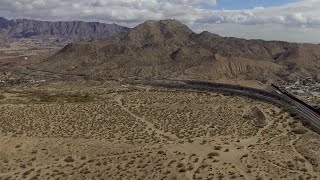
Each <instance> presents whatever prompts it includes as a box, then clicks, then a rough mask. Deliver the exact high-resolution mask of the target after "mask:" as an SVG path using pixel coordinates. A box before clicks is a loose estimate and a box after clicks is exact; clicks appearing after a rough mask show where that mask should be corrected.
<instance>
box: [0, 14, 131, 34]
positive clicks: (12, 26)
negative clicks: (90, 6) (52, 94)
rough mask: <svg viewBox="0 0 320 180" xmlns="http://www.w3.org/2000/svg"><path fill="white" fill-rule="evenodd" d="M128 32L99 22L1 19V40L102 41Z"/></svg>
mask: <svg viewBox="0 0 320 180" xmlns="http://www.w3.org/2000/svg"><path fill="white" fill-rule="evenodd" d="M128 30H129V28H127V27H123V26H119V25H116V24H103V23H99V22H82V21H68V22H63V21H60V22H49V21H36V20H29V19H16V20H7V19H5V18H2V17H0V38H48V37H53V38H64V39H73V40H84V39H101V38H106V37H108V36H111V35H114V34H118V33H121V32H127V31H128Z"/></svg>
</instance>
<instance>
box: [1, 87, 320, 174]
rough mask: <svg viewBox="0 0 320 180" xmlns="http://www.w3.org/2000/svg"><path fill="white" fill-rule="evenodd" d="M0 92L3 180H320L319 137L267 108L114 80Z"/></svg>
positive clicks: (284, 114) (243, 100) (230, 98)
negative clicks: (122, 83)
mask: <svg viewBox="0 0 320 180" xmlns="http://www.w3.org/2000/svg"><path fill="white" fill-rule="evenodd" d="M0 91H1V96H0V112H1V113H0V179H319V178H320V151H319V149H320V136H319V135H318V134H316V133H314V132H312V131H310V130H309V129H306V128H305V127H303V126H302V125H301V123H300V122H299V121H298V120H297V119H294V118H293V117H291V116H290V115H289V114H288V113H287V112H285V111H284V110H282V109H280V108H279V107H276V106H274V105H271V104H267V103H264V102H259V101H256V100H251V99H247V98H244V97H237V96H227V95H224V94H218V93H208V92H200V91H188V90H174V89H161V88H158V89H154V88H152V87H148V86H129V85H120V84H117V83H113V82H108V83H104V84H100V83H97V82H57V83H52V84H46V85H37V86H34V87H31V86H25V87H21V86H20V87H15V88H5V89H1V90H0Z"/></svg>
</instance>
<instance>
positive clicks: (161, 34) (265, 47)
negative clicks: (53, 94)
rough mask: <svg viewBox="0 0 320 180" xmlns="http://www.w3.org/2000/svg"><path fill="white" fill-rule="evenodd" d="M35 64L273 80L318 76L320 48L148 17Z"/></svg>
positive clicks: (109, 73) (118, 73)
mask: <svg viewBox="0 0 320 180" xmlns="http://www.w3.org/2000/svg"><path fill="white" fill-rule="evenodd" d="M32 68H35V69H38V70H44V71H51V72H56V73H68V74H85V75H88V76H95V77H97V76H98V77H147V78H187V79H201V80H216V79H240V80H258V81H260V82H270V81H271V82H273V81H284V80H294V79H295V78H296V77H299V76H316V75H317V74H318V72H319V70H320V46H319V45H312V44H295V43H288V42H277V41H263V40H244V39H237V38H226V37H220V36H219V35H216V34H212V33H209V32H202V33H200V34H196V33H194V32H193V31H192V30H191V29H189V28H188V27H187V26H185V25H184V24H182V23H180V22H179V21H176V20H162V21H147V22H145V23H143V24H141V25H138V26H137V27H136V28H134V29H132V30H130V31H129V32H127V33H122V34H119V35H117V36H114V37H111V38H109V39H107V40H106V41H94V42H85V41H84V42H76V43H71V44H69V45H67V46H66V47H64V48H63V49H62V50H61V51H60V52H58V53H57V54H55V55H54V56H52V57H50V58H49V59H47V60H45V61H43V62H41V63H39V64H37V65H35V66H33V67H32Z"/></svg>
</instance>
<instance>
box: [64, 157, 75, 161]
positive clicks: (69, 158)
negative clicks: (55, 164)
mask: <svg viewBox="0 0 320 180" xmlns="http://www.w3.org/2000/svg"><path fill="white" fill-rule="evenodd" d="M64 161H65V162H74V159H73V158H72V157H70V156H69V157H67V158H66V159H65V160H64Z"/></svg>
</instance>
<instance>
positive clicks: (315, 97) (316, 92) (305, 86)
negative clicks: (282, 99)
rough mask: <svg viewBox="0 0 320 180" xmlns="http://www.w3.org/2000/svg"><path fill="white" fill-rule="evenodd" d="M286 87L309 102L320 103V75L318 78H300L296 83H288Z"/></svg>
mask: <svg viewBox="0 0 320 180" xmlns="http://www.w3.org/2000/svg"><path fill="white" fill-rule="evenodd" d="M285 89H286V90H287V91H288V92H290V93H291V94H294V95H296V96H298V97H299V98H300V99H302V100H305V101H307V102H309V103H312V104H319V103H320V75H319V77H317V78H312V77H308V78H306V79H299V80H297V81H296V82H295V83H289V84H287V85H286V86H285Z"/></svg>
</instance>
